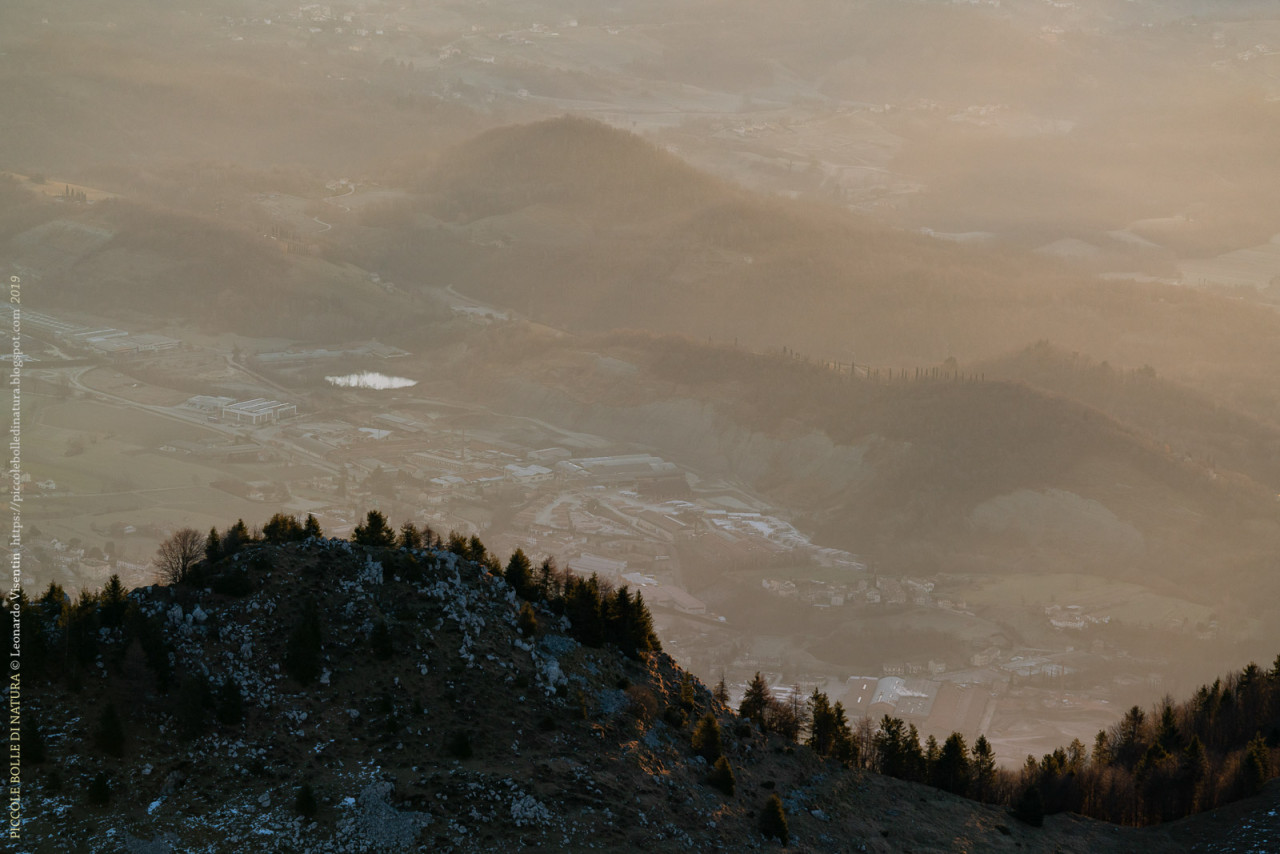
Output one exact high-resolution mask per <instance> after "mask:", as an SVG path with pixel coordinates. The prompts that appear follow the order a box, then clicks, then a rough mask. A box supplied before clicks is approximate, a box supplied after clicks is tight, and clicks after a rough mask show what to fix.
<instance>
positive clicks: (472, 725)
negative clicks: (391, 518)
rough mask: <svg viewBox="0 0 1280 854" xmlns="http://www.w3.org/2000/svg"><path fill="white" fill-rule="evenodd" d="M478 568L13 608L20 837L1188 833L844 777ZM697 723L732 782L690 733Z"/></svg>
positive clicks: (908, 838) (1032, 841) (226, 568)
mask: <svg viewBox="0 0 1280 854" xmlns="http://www.w3.org/2000/svg"><path fill="white" fill-rule="evenodd" d="M475 547H476V546H475V543H474V542H473V543H472V544H471V546H469V547H468V548H475ZM480 548H482V546H480ZM491 567H492V562H491V561H490V560H489V559H488V558H487V557H485V558H484V559H483V560H482V561H481V562H480V563H475V562H472V561H470V560H467V559H463V558H461V557H460V556H459V555H458V554H456V553H453V552H445V551H438V550H434V549H429V550H421V549H417V550H412V551H409V550H403V549H394V548H390V549H388V548H375V547H367V546H356V545H353V544H352V543H348V542H343V541H336V540H324V539H314V538H313V539H308V540H305V541H303V542H300V543H292V544H281V543H275V544H272V543H263V542H256V543H244V544H242V547H241V548H240V549H239V550H238V551H237V552H236V553H235V554H233V555H232V556H231V557H229V558H224V559H222V560H221V561H220V562H218V563H215V564H213V565H211V566H207V567H205V568H204V569H203V570H202V571H201V573H200V575H199V576H196V575H194V574H193V575H192V576H190V578H191V580H190V581H185V582H182V583H179V584H177V585H174V586H169V587H148V588H145V589H141V590H137V591H133V592H132V593H130V594H128V595H127V596H122V594H121V592H120V591H119V590H117V591H115V592H114V593H113V592H110V591H107V592H106V593H105V594H104V595H103V596H102V597H95V596H94V595H92V594H86V595H84V596H82V597H81V598H80V600H79V601H78V602H76V603H70V604H69V605H68V609H69V610H65V609H62V608H60V607H59V604H58V599H59V598H60V594H59V593H57V592H56V591H55V592H52V593H50V595H49V596H46V597H44V598H43V599H42V600H41V601H40V602H36V603H32V604H31V605H29V606H28V607H27V609H26V611H25V612H24V614H25V616H24V637H26V638H27V642H28V643H30V644H33V645H39V646H42V647H44V648H45V655H46V656H48V657H47V658H46V660H45V663H46V666H43V667H41V668H39V669H34V668H33V669H32V670H31V672H30V673H29V675H27V676H24V678H25V679H28V680H30V682H31V684H29V685H27V686H24V687H25V688H27V690H26V691H24V697H25V698H26V701H27V705H26V707H25V715H26V717H25V718H24V719H25V720H26V721H28V727H29V729H28V733H27V735H26V736H25V737H24V754H25V756H26V758H27V760H28V764H27V765H26V767H27V768H29V769H30V771H29V772H28V773H29V774H30V775H31V776H30V778H29V782H28V785H29V787H30V789H29V792H30V793H29V794H28V795H27V798H26V803H27V804H28V808H29V810H30V813H29V815H30V821H29V822H28V823H27V824H26V825H25V826H24V834H25V836H24V838H25V840H26V842H27V844H28V850H34V851H54V850H65V849H66V846H68V845H71V846H73V847H77V848H80V849H83V848H93V849H95V850H124V851H138V850H143V846H144V845H150V846H151V847H148V848H147V849H146V850H149V851H172V850H184V851H185V850H207V851H223V850H232V849H240V848H243V847H245V846H252V847H253V849H254V850H262V851H288V850H298V849H305V850H309V851H403V850H416V847H417V846H425V847H427V848H429V849H431V850H455V851H479V850H486V851H491V850H496V849H503V848H507V847H511V846H519V847H524V848H528V849H530V850H539V851H563V850H585V849H587V848H593V847H601V846H603V847H605V848H608V849H609V850H654V849H665V848H669V847H670V846H672V845H673V844H678V845H680V846H682V847H685V848H690V849H695V850H734V851H739V850H747V849H755V848H760V847H767V846H768V845H769V844H770V843H768V841H767V840H766V839H765V838H764V837H763V836H762V835H761V833H760V831H759V827H760V813H761V811H762V810H763V809H764V806H765V803H766V801H767V799H768V798H769V797H770V796H771V795H775V794H776V795H778V796H779V797H780V798H781V801H782V803H783V804H784V809H785V810H786V813H787V820H788V823H789V826H790V832H791V844H790V846H789V847H791V848H793V849H794V850H798V851H809V850H813V851H817V850H836V849H844V850H859V851H881V852H890V851H895V852H896V851H903V850H906V849H907V848H911V849H913V850H919V849H925V850H938V851H961V850H974V848H975V847H978V848H980V849H981V850H984V851H1015V850H1046V851H1048V850H1057V851H1063V852H1090V851H1092V852H1098V851H1103V852H1105V851H1117V852H1118V851H1125V850H1144V851H1152V852H1161V851H1170V852H1174V851H1183V850H1186V846H1185V845H1184V844H1183V842H1182V841H1181V840H1182V839H1185V833H1186V826H1183V827H1181V828H1179V827H1177V826H1175V827H1171V828H1157V829H1153V830H1152V829H1149V830H1144V831H1134V830H1129V829H1123V828H1116V827H1114V826H1107V825H1101V824H1098V823H1094V822H1089V821H1086V820H1082V819H1079V818H1076V817H1072V816H1065V815H1064V816H1049V817H1048V818H1047V819H1046V821H1045V826H1044V827H1043V828H1038V829H1037V828H1032V827H1028V826H1026V825H1024V824H1021V823H1019V822H1017V821H1014V820H1013V819H1012V818H1011V817H1010V816H1009V815H1008V813H1007V812H1006V810H1004V809H1003V808H997V807H991V806H983V805H980V804H977V803H974V802H972V801H965V800H962V799H960V798H957V797H954V796H951V795H948V794H945V793H943V792H941V791H938V790H936V789H931V788H924V787H921V786H919V785H915V784H910V783H905V782H900V781H896V780H890V779H887V778H883V777H879V776H877V775H875V774H870V773H866V772H858V771H850V770H845V769H843V768H842V767H841V766H840V765H839V764H838V763H835V762H833V761H830V760H828V761H824V760H821V759H819V758H818V757H817V756H816V755H815V754H814V753H813V752H812V751H810V750H809V749H808V748H805V747H799V746H789V745H788V744H787V743H786V742H784V741H782V740H781V739H780V737H779V736H777V735H770V734H766V733H764V732H762V731H761V730H759V729H757V728H756V727H754V726H752V725H750V724H747V723H746V722H744V721H741V720H739V719H738V718H736V717H735V716H734V715H733V714H732V713H730V712H729V711H728V710H727V709H726V708H725V707H724V706H723V705H721V704H720V703H719V702H718V701H717V700H715V699H714V697H713V696H712V695H711V693H710V692H708V691H707V690H706V688H705V687H703V686H701V685H700V684H698V683H697V682H696V680H694V681H690V680H688V679H687V677H686V675H685V674H684V673H683V672H682V671H681V669H680V668H679V667H678V666H677V665H675V664H674V662H672V661H671V660H670V659H669V658H667V657H666V656H663V655H661V654H651V655H648V656H640V657H639V659H638V660H636V659H632V658H629V657H627V656H624V655H622V654H621V653H620V652H619V651H618V650H616V649H615V648H613V647H611V646H608V645H606V646H603V647H592V646H586V645H583V643H580V642H578V641H576V640H575V639H574V637H573V635H575V634H576V630H577V627H575V626H574V625H573V624H572V623H570V622H569V621H568V620H566V619H564V618H562V617H560V616H557V615H556V614H555V613H553V612H551V611H549V610H547V609H545V608H543V607H540V608H539V609H538V611H537V615H536V623H537V626H536V627H534V626H533V625H532V624H531V623H529V622H528V621H527V618H522V617H519V612H520V611H521V609H522V607H523V605H522V603H521V600H520V599H519V597H517V596H516V594H515V593H514V591H513V590H512V588H511V587H510V586H508V585H507V584H506V583H505V582H504V581H503V580H502V578H501V577H500V576H499V575H496V574H494V572H493V571H491ZM197 578H198V581H197ZM59 610H64V613H65V614H66V616H65V619H64V621H63V622H62V623H59V622H58V611H59ZM518 626H520V628H517V627H518ZM64 628H65V632H64ZM63 634H66V639H67V642H68V643H69V644H70V645H69V646H67V654H66V655H65V656H63V654H62V653H61V652H59V651H58V650H59V648H60V647H61V646H63V645H64V644H63V643H61V642H60V638H62V636H63ZM73 636H74V643H70V641H71V640H72V638H73ZM682 686H684V687H682ZM708 714H710V715H711V716H712V717H714V718H715V719H717V720H718V723H719V728H720V731H721V740H722V747H721V750H722V751H723V755H724V756H725V757H727V759H728V761H729V763H730V765H731V767H732V770H733V774H734V777H735V785H734V787H733V794H732V795H730V794H726V793H725V792H724V791H722V790H721V789H717V788H713V787H712V786H711V785H709V784H708V783H707V777H708V771H709V768H708V765H707V762H706V761H705V760H704V759H702V758H701V757H700V756H698V755H697V753H696V752H695V750H694V748H693V745H692V744H691V738H692V735H691V730H692V728H693V724H694V722H695V721H698V720H700V719H704V718H705V717H706V716H707V715H708ZM32 724H34V731H32V729H30V727H31V725H32ZM37 751H38V752H39V753H40V754H42V755H37ZM704 752H705V751H704ZM1251 808H1252V809H1254V810H1256V809H1257V804H1256V803H1255V804H1254V805H1253V806H1252V807H1251ZM1224 850H1226V849H1224Z"/></svg>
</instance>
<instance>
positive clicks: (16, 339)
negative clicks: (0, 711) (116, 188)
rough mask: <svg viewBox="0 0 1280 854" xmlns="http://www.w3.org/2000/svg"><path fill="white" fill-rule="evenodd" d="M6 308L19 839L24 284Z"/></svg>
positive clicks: (14, 827)
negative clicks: (10, 353)
mask: <svg viewBox="0 0 1280 854" xmlns="http://www.w3.org/2000/svg"><path fill="white" fill-rule="evenodd" d="M9 308H10V309H11V310H12V312H13V326H12V328H11V329H10V334H11V335H12V336H13V365H12V368H11V369H10V371H9V390H10V391H11V392H12V395H13V407H12V415H13V421H12V425H11V426H10V428H9V483H10V489H9V509H10V512H11V514H12V528H11V529H10V534H9V554H10V559H9V561H10V570H11V572H12V585H11V586H10V588H9V595H8V596H7V597H6V599H7V603H6V610H8V611H9V614H10V622H11V625H12V626H13V633H12V635H11V637H10V638H9V639H8V640H9V655H8V660H9V665H8V669H7V671H8V672H7V673H5V676H6V680H5V692H4V693H5V695H6V696H7V698H8V703H7V706H8V715H7V717H8V720H9V728H8V729H9V737H8V739H6V743H7V744H8V747H9V750H8V759H9V761H8V763H7V764H8V769H9V773H8V775H7V778H8V782H7V783H6V787H5V788H6V790H7V794H8V797H7V798H5V799H4V800H5V803H7V804H8V809H7V810H6V813H7V816H6V817H7V819H8V825H9V826H8V833H7V834H6V836H7V837H8V838H9V839H21V838H22V598H21V591H22V362H23V355H22V278H21V277H20V276H10V277H9Z"/></svg>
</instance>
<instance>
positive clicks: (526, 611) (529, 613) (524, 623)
mask: <svg viewBox="0 0 1280 854" xmlns="http://www.w3.org/2000/svg"><path fill="white" fill-rule="evenodd" d="M516 628H518V629H519V630H520V634H522V635H524V636H525V637H526V638H532V637H533V636H534V635H536V634H537V633H538V615H537V614H536V613H534V610H533V606H532V605H530V604H529V603H528V602H523V603H521V605H520V615H519V616H518V617H516Z"/></svg>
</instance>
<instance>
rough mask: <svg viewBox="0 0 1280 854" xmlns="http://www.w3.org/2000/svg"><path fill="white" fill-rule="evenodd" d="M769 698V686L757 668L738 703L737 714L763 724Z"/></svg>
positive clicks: (770, 696)
mask: <svg viewBox="0 0 1280 854" xmlns="http://www.w3.org/2000/svg"><path fill="white" fill-rule="evenodd" d="M771 699H772V695H771V694H770V693H769V686H768V684H767V683H766V682H765V681H764V678H763V677H762V676H761V675H760V671H758V670H757V671H756V675H755V677H754V678H753V679H752V680H751V682H750V683H749V684H748V685H747V692H746V693H745V694H743V695H742V702H741V703H739V704H738V714H739V715H740V716H742V717H744V718H746V719H747V720H749V721H753V722H755V723H756V724H758V725H759V726H764V715H765V710H766V709H768V707H769V701H770V700H771Z"/></svg>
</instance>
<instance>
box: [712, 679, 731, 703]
mask: <svg viewBox="0 0 1280 854" xmlns="http://www.w3.org/2000/svg"><path fill="white" fill-rule="evenodd" d="M711 696H712V697H715V698H716V702H717V703H720V704H721V705H725V706H727V705H729V686H728V685H726V684H725V681H724V674H723V673H721V674H720V681H719V682H717V683H716V687H715V688H713V689H712V690H711Z"/></svg>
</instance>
